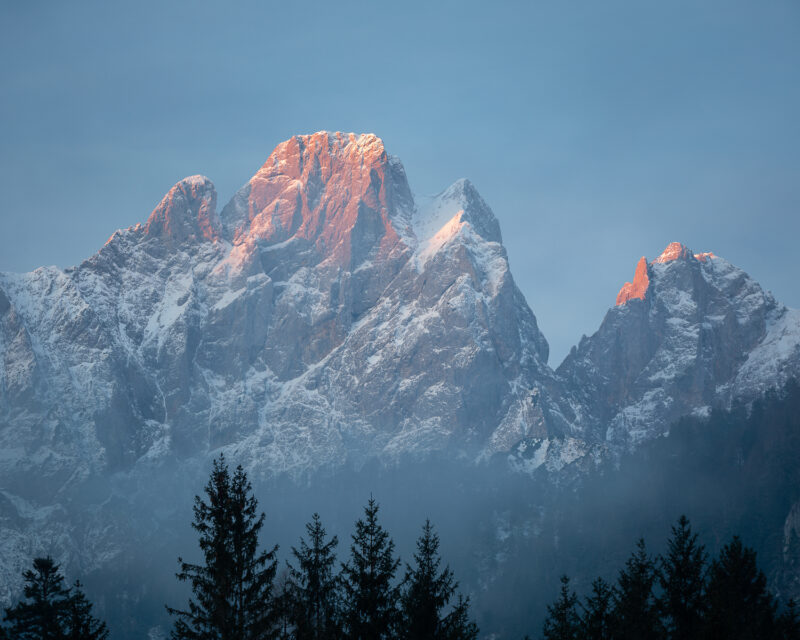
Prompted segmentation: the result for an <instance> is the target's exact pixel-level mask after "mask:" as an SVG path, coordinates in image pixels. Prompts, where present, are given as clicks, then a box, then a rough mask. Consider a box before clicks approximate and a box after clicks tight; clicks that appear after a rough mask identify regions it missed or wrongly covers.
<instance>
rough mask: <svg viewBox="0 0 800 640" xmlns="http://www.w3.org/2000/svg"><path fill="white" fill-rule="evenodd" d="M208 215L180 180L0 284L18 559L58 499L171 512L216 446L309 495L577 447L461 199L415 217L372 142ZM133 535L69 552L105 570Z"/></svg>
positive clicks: (8, 465) (14, 570)
mask: <svg viewBox="0 0 800 640" xmlns="http://www.w3.org/2000/svg"><path fill="white" fill-rule="evenodd" d="M216 199H217V196H216V192H215V190H214V187H213V184H212V183H211V182H210V180H208V179H207V178H205V177H203V176H192V177H190V178H186V179H184V180H182V181H180V182H179V183H178V184H176V185H175V186H174V187H173V188H172V189H171V190H170V191H169V193H168V194H167V195H166V196H165V197H164V199H163V200H162V201H161V202H160V203H159V204H158V206H157V207H156V208H155V210H154V211H153V212H152V214H151V215H150V217H149V219H148V220H147V222H146V223H145V224H144V225H136V226H134V227H131V228H129V229H126V230H122V231H118V232H116V233H115V234H114V235H113V236H112V237H111V238H110V239H109V241H108V242H107V243H106V245H105V246H104V247H102V248H101V249H100V251H98V252H97V253H96V254H95V255H94V256H92V257H90V258H89V259H87V260H86V261H84V262H83V263H81V264H80V265H78V266H77V267H74V268H70V269H66V270H60V269H56V268H42V269H38V270H36V271H34V272H32V273H28V274H0V449H1V450H2V455H0V484H1V485H2V487H3V491H4V492H6V493H5V494H4V495H6V498H8V501H7V502H4V503H3V506H2V509H3V515H4V517H5V516H7V518H6V519H4V520H2V522H4V523H8V522H14V523H15V524H14V525H13V526H8V527H7V526H6V525H5V524H2V525H0V527H3V532H4V540H5V542H4V543H3V545H6V546H3V545H0V555H2V556H3V558H4V559H5V558H8V557H17V556H14V549H16V548H17V547H15V545H17V544H19V545H25V544H26V543H25V542H24V540H25V538H26V536H27V537H28V538H31V539H42V538H41V536H55V537H58V536H59V535H60V534H58V533H56V532H57V531H58V530H60V529H59V527H66V525H65V521H64V513H63V504H65V501H68V500H82V501H85V500H87V499H89V500H90V503H91V509H90V510H93V511H92V512H93V513H95V515H96V518H97V519H98V521H99V522H103V523H104V524H103V525H102V526H104V527H106V526H109V527H110V526H112V523H113V527H122V528H123V529H125V526H126V525H124V524H121V523H124V522H125V519H124V518H123V519H122V520H120V517H119V513H120V512H119V510H118V508H117V507H114V509H115V514H116V515H111V514H109V513H107V510H108V509H110V508H111V507H110V506H109V505H112V504H115V500H121V501H123V502H127V501H133V500H139V501H140V502H141V503H144V504H149V503H151V502H154V501H157V500H158V499H159V496H158V495H154V494H153V492H156V491H157V492H164V489H163V487H160V488H156V487H151V488H150V489H146V488H144V487H146V486H148V484H147V483H148V481H149V480H148V479H149V478H150V477H152V476H153V473H154V470H162V471H163V470H164V469H168V470H170V473H172V474H173V475H174V476H175V477H193V476H192V473H194V472H193V471H191V470H193V469H194V470H199V469H204V468H205V463H206V461H207V458H208V457H209V456H212V455H214V454H215V453H217V452H219V451H221V450H224V451H226V452H228V454H229V455H230V456H231V457H233V458H235V459H236V460H237V461H240V462H242V463H244V464H245V465H246V466H247V467H248V469H249V470H250V472H251V473H252V474H254V476H256V477H264V476H276V475H288V476H291V477H293V478H296V479H299V478H304V477H308V476H310V475H313V474H314V473H317V472H319V471H320V470H324V469H330V468H337V467H341V466H359V465H361V464H363V463H364V462H365V461H367V460H370V459H378V460H381V461H383V462H384V463H388V464H391V463H394V462H396V461H399V460H400V459H402V458H404V457H406V456H427V455H430V454H431V453H432V452H436V451H439V452H448V453H449V454H452V455H456V456H466V457H467V458H468V459H475V458H476V457H478V456H481V455H492V454H495V453H498V452H500V453H502V452H505V451H508V450H510V449H511V448H512V447H513V446H514V445H515V444H516V443H517V442H519V441H520V439H522V438H524V437H526V436H528V435H530V434H532V433H535V434H538V435H539V436H540V437H546V436H549V435H552V434H562V433H565V432H567V431H568V430H569V429H570V425H571V423H572V420H573V418H572V413H571V412H572V409H571V407H570V406H569V405H568V404H566V403H564V402H563V401H562V399H561V398H562V396H563V390H562V389H561V388H560V383H559V382H558V380H557V378H556V376H555V374H554V372H553V371H552V370H551V369H550V368H549V367H548V366H547V355H548V347H547V342H546V340H545V339H544V337H543V336H542V334H541V332H540V331H539V329H538V326H537V323H536V318H535V317H534V315H533V313H532V312H531V310H530V309H529V308H528V305H527V304H526V302H525V300H524V298H523V296H522V294H521V293H520V292H519V290H518V289H517V287H516V285H515V284H514V281H513V278H512V277H511V274H510V272H509V269H508V261H507V256H506V252H505V249H504V248H503V246H502V244H501V235H500V228H499V225H498V222H497V219H496V218H495V216H494V214H493V213H492V211H491V209H490V208H489V207H488V205H487V204H486V203H485V202H484V201H483V199H482V198H481V197H480V195H479V194H478V192H477V190H476V189H475V187H474V186H472V185H471V184H470V183H469V182H468V181H466V180H461V181H458V182H456V183H455V184H454V185H452V186H451V187H450V188H448V189H446V190H445V191H443V192H442V193H441V194H439V195H438V196H435V197H431V198H419V199H417V200H415V198H414V197H413V195H412V193H411V190H410V188H409V185H408V182H407V180H406V175H405V171H404V170H403V167H402V164H401V163H400V162H399V160H397V159H396V158H392V157H391V156H389V155H388V154H387V152H386V150H385V149H384V146H383V143H382V141H381V140H380V139H379V138H377V137H375V136H373V135H361V136H356V135H353V134H341V133H326V132H321V133H317V134H314V135H309V136H296V137H294V138H292V139H290V140H288V141H286V142H284V143H282V144H280V145H278V147H276V149H275V150H274V151H273V153H272V154H271V155H270V156H269V159H268V160H267V162H266V163H265V164H264V165H263V166H262V167H261V168H260V169H259V170H258V172H257V173H256V174H255V175H254V176H253V177H252V178H251V179H250V180H249V181H248V182H247V183H246V184H245V186H244V187H242V189H241V190H240V191H238V192H237V193H236V195H235V196H234V197H233V199H232V200H231V202H229V203H228V204H227V205H226V206H225V207H223V209H222V211H221V212H219V213H218V212H217V210H216ZM532 399H535V402H534V401H533V400H532ZM112 477H113V478H114V481H113V483H112V482H110V480H109V478H112ZM90 487H91V489H90ZM148 492H150V493H148ZM85 496H93V497H92V498H85ZM130 526H131V527H135V524H133V523H130ZM6 529H8V530H7V531H6ZM12 531H13V532H14V535H11V533H12ZM5 534H8V535H5ZM72 535H73V534H69V536H67V538H69V537H70V536H72ZM75 535H77V534H75ZM87 535H88V534H87ZM37 536H39V538H37ZM120 539H125V535H120V536H119V537H116V538H115V537H114V536H107V537H102V544H109V545H111V547H112V548H111V549H110V550H109V549H106V550H105V551H104V552H103V553H102V554H94V555H93V553H92V549H94V550H95V551H97V549H96V547H92V545H97V544H100V543H101V542H100V540H101V538H97V537H94V538H92V541H91V542H90V541H88V540H83V541H78V540H73V543H74V544H75V545H77V546H78V547H80V546H81V545H86V549H87V550H86V556H87V557H88V558H93V557H101V556H102V557H106V558H108V557H113V555H114V553H117V552H118V551H119V549H118V548H117V547H115V544H122V543H121V542H120V543H117V542H114V541H115V540H120ZM57 546H58V545H57ZM59 548H60V547H59ZM65 553H66V552H65ZM18 557H19V558H24V555H19V556H18ZM73 559H74V558H73ZM21 562H23V560H22V559H20V560H19V562H10V563H3V566H4V567H7V569H5V570H7V571H8V575H3V576H0V583H5V584H10V583H11V582H13V580H14V579H15V578H14V577H15V576H18V575H19V570H20V569H21V568H22V567H21V564H20V563H21ZM18 565H19V566H18ZM0 595H2V594H0Z"/></svg>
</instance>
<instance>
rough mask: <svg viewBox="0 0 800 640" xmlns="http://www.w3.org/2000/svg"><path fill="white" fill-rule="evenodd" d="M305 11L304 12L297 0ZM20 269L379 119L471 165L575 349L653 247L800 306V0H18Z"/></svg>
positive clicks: (425, 171)
mask: <svg viewBox="0 0 800 640" xmlns="http://www.w3.org/2000/svg"><path fill="white" fill-rule="evenodd" d="M294 5H297V6H294ZM0 59H2V60H3V64H2V65H0V88H1V89H0V140H2V142H0V193H2V199H1V200H0V224H1V226H0V230H1V231H0V270H7V271H23V270H29V269H32V268H35V267H36V266H39V265H42V264H57V265H59V266H68V265H70V264H74V263H77V262H79V261H80V260H81V259H83V258H84V257H87V256H88V255H90V254H91V253H93V252H94V251H95V250H96V249H97V248H99V247H100V245H101V244H102V243H103V242H104V241H105V240H106V239H107V238H108V236H109V235H111V233H112V232H113V231H114V230H115V229H117V228H120V227H127V226H129V225H131V224H134V223H136V222H138V221H142V220H144V219H146V217H147V216H148V214H149V212H150V210H151V209H152V208H153V207H154V206H155V204H156V203H157V202H158V201H159V200H160V198H161V196H162V195H163V194H164V193H165V192H166V191H167V190H168V189H169V187H170V186H171V185H172V184H173V183H174V182H176V181H177V180H179V179H180V178H182V177H183V176H186V175H190V174H194V173H202V174H205V175H208V176H209V177H210V178H211V179H212V180H213V181H214V182H215V184H216V185H217V190H218V192H219V196H220V201H221V202H222V203H224V202H225V201H227V199H228V198H229V197H230V196H231V195H232V194H233V192H234V190H235V189H236V188H237V187H239V186H240V185H241V184H242V183H244V182H245V181H246V180H247V179H248V178H249V177H250V176H251V175H252V174H253V173H254V172H255V170H256V169H257V168H258V166H259V165H260V164H261V163H263V161H264V160H265V159H266V158H267V156H268V155H269V153H270V151H271V150H272V149H273V147H274V146H275V145H276V144H277V143H278V142H280V141H282V140H284V139H286V138H288V137H289V136H291V135H293V134H296V133H310V132H314V131H318V130H321V129H327V130H343V131H355V132H367V131H369V132H374V133H376V134H377V135H379V136H381V137H382V138H383V139H384V141H385V143H386V146H387V149H388V150H389V152H390V153H393V154H394V155H397V156H399V157H400V158H401V159H402V160H403V162H404V164H405V166H406V170H407V172H408V175H409V179H410V181H411V184H412V188H413V189H414V190H415V191H416V192H418V193H433V192H437V191H440V190H441V189H443V188H445V187H446V186H447V185H448V184H450V183H451V182H452V181H454V180H455V179H457V178H460V177H468V178H470V179H471V180H472V181H473V182H474V183H475V185H476V186H477V187H478V189H479V190H480V192H481V193H482V195H483V196H484V198H485V199H486V200H487V202H489V204H490V205H491V206H492V208H493V209H494V211H495V213H496V214H497V216H498V218H499V220H500V224H501V227H502V230H503V234H504V238H505V243H506V245H507V248H508V252H509V256H510V260H511V268H512V272H513V274H514V276H515V278H516V280H517V282H518V284H519V286H520V288H521V289H522V291H523V292H524V294H525V295H526V297H527V299H528V302H529V304H530V305H531V307H532V309H533V311H534V313H536V315H537V317H538V319H539V323H540V325H541V327H542V329H543V331H544V333H545V335H546V336H547V338H548V340H549V341H550V343H551V347H552V355H551V364H553V365H556V364H558V362H560V360H561V359H562V357H563V356H564V355H565V353H566V352H567V350H568V349H569V346H570V345H571V344H573V343H575V342H577V340H578V339H579V338H580V335H581V334H582V333H587V334H589V333H592V332H593V331H594V330H595V329H596V328H597V326H598V325H599V322H600V320H601V319H602V316H603V314H604V313H605V311H606V309H607V308H608V306H610V305H612V304H613V302H614V298H615V296H616V293H617V291H618V289H619V287H620V286H621V285H622V283H623V282H624V281H625V280H628V279H630V278H631V277H632V276H633V271H634V268H635V265H636V261H637V260H638V258H639V257H640V256H641V255H646V256H648V257H649V258H652V257H654V256H656V255H657V254H658V253H660V251H661V250H662V249H663V248H664V247H665V246H666V245H667V243H669V242H670V241H672V240H679V241H682V242H685V243H687V244H688V245H689V246H690V247H691V248H692V249H694V250H695V251H714V252H715V253H717V254H719V255H721V256H723V257H725V258H727V259H729V260H731V261H732V262H734V263H735V264H737V265H739V266H741V267H742V268H744V269H746V270H747V271H748V272H750V273H751V274H752V275H753V276H754V277H756V278H757V279H758V280H759V281H760V282H761V283H762V284H763V285H764V286H765V287H767V288H769V289H771V290H772V291H773V292H774V293H775V294H776V296H777V297H778V298H779V299H780V300H782V301H783V302H785V303H787V304H789V305H790V306H795V307H798V306H800V285H798V276H800V268H799V267H798V238H799V237H800V233H799V232H800V116H798V114H800V3H798V2H797V1H796V0H783V1H782V0H770V1H769V2H754V1H753V2H739V1H737V0H725V1H717V0H703V1H702V2H697V1H694V2H683V1H681V0H674V1H671V2H663V1H661V2H649V1H647V0H629V1H625V2H621V1H615V0H608V1H605V2H590V1H588V0H587V1H583V2H577V1H571V0H563V1H559V2H546V3H545V2H525V3H511V2H491V3H489V2H480V3H477V2H420V3H414V2H403V3H400V2H393V3H381V2H337V3H330V2H325V3H315V2H306V3H286V2H281V3H272V2H238V3H233V2H231V3H226V2H218V3H211V2H202V1H197V2H191V3H189V2H187V3H177V2H163V1H162V2H146V1H144V2H136V3H132V2H128V3H109V2H76V3H61V2H39V1H36V0H33V1H31V2H12V1H5V2H0Z"/></svg>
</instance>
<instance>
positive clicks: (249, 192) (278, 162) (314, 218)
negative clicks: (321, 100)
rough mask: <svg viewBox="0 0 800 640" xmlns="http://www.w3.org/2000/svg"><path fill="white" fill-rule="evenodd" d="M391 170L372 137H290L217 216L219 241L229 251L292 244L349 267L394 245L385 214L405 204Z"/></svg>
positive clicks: (402, 183)
mask: <svg viewBox="0 0 800 640" xmlns="http://www.w3.org/2000/svg"><path fill="white" fill-rule="evenodd" d="M398 170H399V171H402V168H399V169H398V168H396V167H394V166H393V165H392V162H391V159H390V158H389V156H388V154H387V153H386V150H385V149H384V146H383V141H382V140H381V139H380V138H378V137H377V136H375V135H373V134H362V135H355V134H352V133H350V134H347V133H339V132H336V133H328V132H325V131H321V132H318V133H315V134H312V135H301V136H294V137H293V138H291V139H289V140H287V141H286V142H283V143H281V144H279V145H278V146H277V147H276V148H275V150H274V151H273V152H272V154H271V155H270V157H269V159H268V160H267V161H266V162H265V163H264V165H263V166H262V167H261V168H260V169H259V171H258V172H257V173H256V175H255V176H253V178H252V179H251V180H250V182H249V183H248V184H247V185H245V187H244V188H243V189H242V191H241V192H240V194H239V195H238V196H237V198H235V199H234V203H232V204H233V205H234V208H233V209H227V210H226V211H225V212H224V213H223V216H222V217H223V219H224V220H225V221H226V222H225V224H226V225H227V226H228V228H226V234H227V235H228V236H229V237H232V239H233V242H234V244H240V243H246V242H256V241H257V242H259V243H266V244H274V243H279V242H283V241H286V240H288V239H290V238H299V239H302V240H305V241H308V242H309V243H310V244H312V245H313V246H314V247H315V248H316V250H317V252H318V253H319V254H320V255H321V256H323V257H324V258H330V259H331V261H332V262H333V263H334V264H338V265H341V266H348V267H354V266H355V265H356V264H358V263H359V262H360V260H362V259H363V258H364V257H365V255H366V254H367V253H370V252H371V251H372V250H373V249H377V251H378V254H379V255H380V254H384V253H388V252H390V251H391V249H392V248H393V247H394V246H395V245H396V244H397V242H398V240H399V235H398V231H402V230H401V229H396V228H395V227H396V224H397V223H399V224H402V223H401V222H399V221H393V220H390V218H389V212H390V211H395V210H397V209H403V208H404V207H403V205H404V204H406V203H411V202H412V197H411V194H410V192H408V188H407V185H406V182H405V176H404V175H403V179H402V180H400V179H398V176H395V175H394V173H395V172H396V171H398ZM398 201H400V202H398ZM398 205H400V206H399V207H398ZM410 206H411V205H410V204H409V208H410ZM354 253H357V254H359V255H354Z"/></svg>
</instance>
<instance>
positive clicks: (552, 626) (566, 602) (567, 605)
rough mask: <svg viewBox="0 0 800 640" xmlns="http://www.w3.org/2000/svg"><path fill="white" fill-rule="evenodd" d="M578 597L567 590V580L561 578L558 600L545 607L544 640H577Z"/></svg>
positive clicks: (578, 623) (563, 577)
mask: <svg viewBox="0 0 800 640" xmlns="http://www.w3.org/2000/svg"><path fill="white" fill-rule="evenodd" d="M577 605H578V596H577V595H575V592H574V591H572V592H571V591H570V589H569V578H568V577H567V576H561V592H560V594H559V597H558V600H556V601H555V602H554V603H553V604H549V605H547V618H545V621H544V627H543V630H542V634H543V636H544V638H545V640H577V638H578V633H579V632H580V621H579V618H578V612H577Z"/></svg>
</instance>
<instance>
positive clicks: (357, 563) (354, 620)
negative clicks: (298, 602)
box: [342, 497, 400, 640]
mask: <svg viewBox="0 0 800 640" xmlns="http://www.w3.org/2000/svg"><path fill="white" fill-rule="evenodd" d="M378 509H379V507H378V503H377V502H375V499H374V498H372V497H370V499H369V502H368V503H367V506H366V507H365V508H364V518H363V519H359V520H358V521H357V522H356V531H355V533H354V534H353V536H352V538H353V543H352V545H351V546H350V560H349V561H348V562H347V564H345V565H343V566H342V577H343V580H344V582H343V585H344V595H345V615H344V622H345V627H346V629H345V631H346V634H347V637H348V638H350V639H352V640H382V639H383V638H390V637H392V634H394V633H395V632H396V625H397V622H398V617H399V614H398V610H397V606H396V603H397V596H398V589H397V587H396V586H394V584H393V583H394V576H395V573H396V572H397V567H398V566H399V564H400V560H399V559H395V558H394V542H392V540H391V538H389V534H388V533H387V532H386V531H385V530H384V529H383V527H381V525H380V524H379V523H378Z"/></svg>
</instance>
